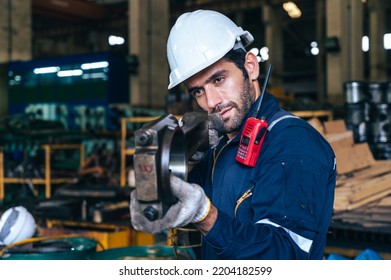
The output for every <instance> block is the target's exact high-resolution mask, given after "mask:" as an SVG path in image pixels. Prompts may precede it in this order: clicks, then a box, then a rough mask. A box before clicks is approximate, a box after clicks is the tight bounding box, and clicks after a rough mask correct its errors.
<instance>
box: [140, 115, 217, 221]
mask: <svg viewBox="0 0 391 280" xmlns="http://www.w3.org/2000/svg"><path fill="white" fill-rule="evenodd" d="M181 121H182V123H183V125H182V126H180V125H179V123H178V120H177V119H176V118H175V117H174V116H173V115H171V114H169V115H164V116H162V117H160V118H159V119H157V120H155V121H152V122H150V123H147V124H145V125H143V127H142V128H141V129H139V130H137V131H136V132H135V155H134V172H135V181H136V190H137V199H138V201H139V202H140V205H141V209H140V210H141V211H142V212H143V214H144V216H145V217H146V218H147V219H148V220H150V221H154V220H157V219H161V218H162V217H163V216H164V215H165V213H166V211H167V210H168V209H169V208H170V206H171V205H173V204H174V203H176V197H175V196H174V195H173V194H172V192H171V186H170V174H171V173H172V174H174V175H176V176H177V177H179V178H182V179H184V180H186V179H187V173H188V166H187V162H188V159H189V158H190V157H191V155H192V154H193V153H194V152H196V151H199V150H203V149H205V150H206V149H208V147H209V140H208V128H209V126H208V115H207V113H206V112H205V113H204V112H191V113H187V114H185V115H184V116H183V117H182V119H181Z"/></svg>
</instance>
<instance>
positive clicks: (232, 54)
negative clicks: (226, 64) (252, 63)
mask: <svg viewBox="0 0 391 280" xmlns="http://www.w3.org/2000/svg"><path fill="white" fill-rule="evenodd" d="M222 59H225V60H227V61H230V62H233V63H234V64H235V65H236V67H238V68H239V69H240V70H242V73H243V77H244V78H245V79H248V78H249V77H248V74H247V71H246V68H244V61H245V59H246V51H245V50H243V49H241V48H238V49H236V50H234V49H232V50H230V51H229V52H228V53H227V54H226V55H224V56H223V58H222Z"/></svg>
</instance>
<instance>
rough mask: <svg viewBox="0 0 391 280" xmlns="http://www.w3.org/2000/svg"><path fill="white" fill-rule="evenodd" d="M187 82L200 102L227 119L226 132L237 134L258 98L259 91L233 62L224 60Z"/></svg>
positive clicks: (199, 103)
mask: <svg viewBox="0 0 391 280" xmlns="http://www.w3.org/2000/svg"><path fill="white" fill-rule="evenodd" d="M185 85H186V87H187V89H188V91H189V93H190V94H191V95H193V96H194V97H195V98H196V100H197V103H198V105H199V106H200V107H201V108H202V109H203V110H205V111H207V112H208V113H209V114H212V113H217V114H219V116H220V117H221V118H222V119H223V121H224V132H225V133H227V134H234V135H235V134H236V133H237V132H238V131H239V129H240V127H241V125H242V122H243V120H244V118H245V117H246V115H247V113H248V112H249V110H250V107H251V104H252V103H253V102H254V100H255V91H254V89H253V87H252V84H251V83H250V81H249V80H248V79H245V78H244V77H243V73H242V71H241V70H240V69H239V68H237V67H236V65H235V64H234V63H232V62H229V61H225V60H220V61H218V62H216V63H215V64H213V65H212V66H210V67H208V68H206V69H205V70H203V71H202V72H200V73H198V74H196V75H194V76H193V77H191V78H189V79H188V80H187V81H186V82H185Z"/></svg>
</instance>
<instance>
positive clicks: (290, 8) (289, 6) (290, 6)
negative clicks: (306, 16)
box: [282, 1, 301, 18]
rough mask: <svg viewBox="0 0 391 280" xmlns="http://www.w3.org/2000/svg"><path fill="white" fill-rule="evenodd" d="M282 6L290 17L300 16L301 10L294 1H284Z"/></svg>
mask: <svg viewBox="0 0 391 280" xmlns="http://www.w3.org/2000/svg"><path fill="white" fill-rule="evenodd" d="M282 7H283V8H284V10H285V11H286V12H287V13H288V15H289V16H290V17H291V18H299V17H301V11H300V9H299V8H298V7H297V5H296V4H295V3H294V2H292V1H289V2H285V3H284V4H282Z"/></svg>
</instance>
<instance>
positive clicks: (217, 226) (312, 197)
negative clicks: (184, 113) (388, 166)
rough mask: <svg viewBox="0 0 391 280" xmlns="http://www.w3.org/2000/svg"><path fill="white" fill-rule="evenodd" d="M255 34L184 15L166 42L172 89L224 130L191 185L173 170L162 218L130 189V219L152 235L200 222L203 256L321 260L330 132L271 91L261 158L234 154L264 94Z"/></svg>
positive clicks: (215, 18)
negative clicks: (170, 198)
mask: <svg viewBox="0 0 391 280" xmlns="http://www.w3.org/2000/svg"><path fill="white" fill-rule="evenodd" d="M252 41H253V36H252V35H251V34H250V33H249V32H247V31H243V29H242V28H240V27H238V26H236V24H234V23H233V22H232V21H231V20H230V19H229V18H227V17H226V16H224V15H222V14H220V13H217V12H214V11H204V10H199V11H195V12H192V13H185V14H183V15H182V16H180V17H179V18H178V20H177V22H176V24H175V25H174V27H173V28H172V30H171V32H170V36H169V39H168V44H167V47H168V60H169V64H170V68H171V74H170V84H169V89H170V88H172V87H174V86H176V85H178V84H180V83H182V82H183V83H184V85H185V86H186V88H187V89H188V91H189V93H190V94H191V95H193V96H194V97H195V99H196V101H197V103H198V105H199V106H200V107H201V108H202V109H203V110H205V111H207V112H208V113H209V114H217V115H218V116H219V117H220V118H221V120H222V121H223V122H224V124H223V129H222V131H220V132H223V134H224V135H223V137H222V139H220V141H219V143H218V145H217V146H216V147H212V148H211V149H210V151H209V152H208V154H207V155H206V156H205V158H204V159H203V160H202V162H200V163H199V164H198V165H196V166H195V167H194V168H193V169H192V171H191V172H190V174H189V178H188V181H189V182H191V184H190V183H187V182H184V181H183V180H181V179H179V178H176V177H174V176H172V177H171V188H172V191H173V193H174V194H175V195H176V196H177V198H178V200H179V201H178V203H176V204H175V205H173V206H171V208H170V209H169V210H168V212H167V213H166V215H165V217H163V218H162V219H160V220H157V221H154V222H150V221H148V220H147V219H145V217H143V215H142V214H141V213H140V211H138V210H137V209H138V202H137V200H136V199H135V194H134V193H133V194H132V198H131V206H130V207H131V218H132V223H133V226H134V227H135V228H136V229H139V230H144V231H149V232H159V231H164V230H167V229H170V228H174V227H180V226H184V225H187V224H189V223H192V224H194V226H195V227H196V228H197V229H198V230H199V231H200V232H201V233H202V235H203V242H202V258H203V259H321V258H322V257H323V251H324V247H325V243H326V233H327V230H328V227H329V223H330V220H331V215H332V211H333V201H334V187H335V180H336V166H335V156H334V153H333V151H332V149H331V148H330V145H329V144H328V143H327V142H326V141H325V140H324V138H323V137H322V136H321V135H320V134H319V133H318V132H317V131H316V130H315V129H313V128H312V127H311V126H310V125H309V124H308V123H307V122H305V121H304V120H301V119H299V118H297V117H294V116H292V115H290V114H288V113H286V112H284V111H282V110H281V109H280V108H279V106H278V101H277V100H276V99H275V98H274V97H273V96H271V95H270V94H267V93H266V94H265V95H264V97H263V100H262V106H261V109H260V112H259V113H260V115H259V116H257V117H258V118H264V119H265V120H266V121H267V122H268V123H269V131H268V132H267V135H266V138H265V140H264V143H263V146H262V148H261V150H260V154H259V158H258V160H257V161H256V165H255V166H254V167H251V166H246V165H244V164H242V163H240V162H238V161H237V160H236V154H237V151H238V147H239V143H240V138H241V134H242V131H243V127H244V124H245V123H246V120H247V119H248V118H250V117H252V116H253V114H254V112H255V110H256V108H257V106H258V104H259V102H260V101H261V99H262V98H260V95H261V89H260V85H259V82H258V76H259V74H260V73H259V72H260V70H259V64H258V61H257V58H256V56H255V55H254V54H252V53H251V52H246V51H245V49H244V48H245V46H247V45H248V44H250V43H251V42H252ZM271 128H272V129H271Z"/></svg>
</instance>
